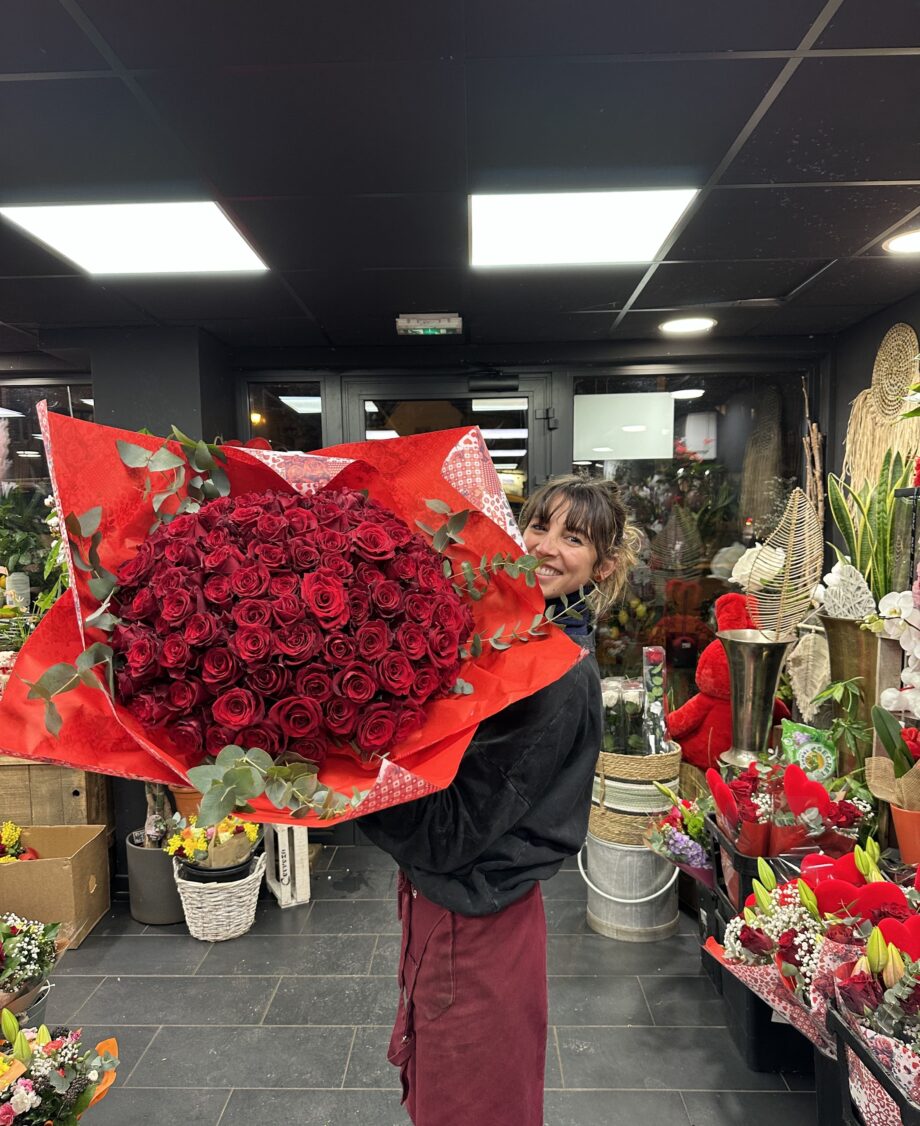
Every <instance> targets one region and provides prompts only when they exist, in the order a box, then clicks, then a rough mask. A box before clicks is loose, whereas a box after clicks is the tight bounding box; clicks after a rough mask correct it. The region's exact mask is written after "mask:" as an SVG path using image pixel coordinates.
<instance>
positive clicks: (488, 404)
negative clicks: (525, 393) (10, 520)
mask: <svg viewBox="0 0 920 1126" xmlns="http://www.w3.org/2000/svg"><path fill="white" fill-rule="evenodd" d="M473 410H474V411H476V412H479V411H483V412H485V411H526V410H527V400H526V399H474V400H473Z"/></svg>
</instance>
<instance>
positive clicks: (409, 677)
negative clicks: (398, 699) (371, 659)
mask: <svg viewBox="0 0 920 1126" xmlns="http://www.w3.org/2000/svg"><path fill="white" fill-rule="evenodd" d="M454 650H455V654H456V646H454ZM377 678H378V680H379V681H380V687H381V688H384V689H386V691H387V692H392V693H393V695H394V696H408V694H409V692H410V691H411V690H412V685H413V684H414V683H415V673H414V672H413V669H412V665H411V664H410V663H409V660H408V658H407V657H405V656H404V655H403V654H402V653H387V654H386V655H385V656H384V657H383V658H382V659H381V661H380V664H379V665H378V666H377Z"/></svg>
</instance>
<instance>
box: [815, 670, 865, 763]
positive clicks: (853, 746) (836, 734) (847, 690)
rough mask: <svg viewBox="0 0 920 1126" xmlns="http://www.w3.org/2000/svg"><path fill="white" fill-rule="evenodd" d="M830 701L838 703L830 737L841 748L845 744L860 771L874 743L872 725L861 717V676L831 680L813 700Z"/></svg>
mask: <svg viewBox="0 0 920 1126" xmlns="http://www.w3.org/2000/svg"><path fill="white" fill-rule="evenodd" d="M829 701H833V702H834V703H836V704H837V709H836V714H835V715H834V718H833V720H832V721H831V726H830V729H829V730H830V736H831V739H832V740H833V741H834V743H835V744H836V745H837V747H838V749H839V747H840V744H841V743H843V745H844V746H845V748H846V749H847V750H848V751H849V752H850V754H851V755H852V756H853V759H854V760H855V762H856V765H857V769H859V770H861V769H862V768H863V767H864V766H865V763H866V755H867V754H868V752H869V749H870V745H871V743H872V728H871V727H870V726H869V725H868V724H867V723H864V722H863V720H862V719H861V718H860V710H861V708H862V702H863V687H862V677H861V676H854V677H852V678H851V679H850V680H832V681H831V683H830V684H829V685H828V686H827V687H826V688H824V689H822V691H820V692H819V693H818V694H817V696H815V697H814V698H813V699H812V703H813V704H825V703H828V702H829Z"/></svg>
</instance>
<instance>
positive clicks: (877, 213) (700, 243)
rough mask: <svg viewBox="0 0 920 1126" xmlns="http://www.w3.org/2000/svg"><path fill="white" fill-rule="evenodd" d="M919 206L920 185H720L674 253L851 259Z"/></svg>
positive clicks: (712, 256)
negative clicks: (772, 186) (819, 186)
mask: <svg viewBox="0 0 920 1126" xmlns="http://www.w3.org/2000/svg"><path fill="white" fill-rule="evenodd" d="M916 207H920V187H894V188H892V187H880V188H844V187H839V188H835V187H827V188H750V189H737V190H732V189H717V190H716V191H714V192H712V193H711V195H710V196H709V198H708V199H706V200H705V201H704V203H703V205H702V206H701V208H700V210H699V212H698V213H697V214H696V215H695V216H694V217H693V218H692V219H691V220H690V222H689V223H688V225H687V229H686V231H685V232H684V233H683V234H682V235H681V237H680V238H679V239H678V240H677V243H676V244H675V246H674V247H673V248H672V250H671V252H670V254H669V255H668V257H669V259H671V260H675V261H676V260H681V259H684V260H686V259H693V260H697V259H723V258H724V259H742V258H805V259H814V258H821V259H828V258H848V257H850V256H852V255H853V254H855V253H856V251H858V250H859V249H860V248H861V247H863V246H865V244H866V243H867V242H869V241H870V240H871V239H873V238H876V237H878V235H880V234H881V233H882V232H883V231H884V230H886V229H887V228H888V227H889V226H891V224H892V223H895V222H897V221H898V219H900V218H903V216H905V215H907V214H908V213H909V212H910V211H912V210H913V209H914V208H916Z"/></svg>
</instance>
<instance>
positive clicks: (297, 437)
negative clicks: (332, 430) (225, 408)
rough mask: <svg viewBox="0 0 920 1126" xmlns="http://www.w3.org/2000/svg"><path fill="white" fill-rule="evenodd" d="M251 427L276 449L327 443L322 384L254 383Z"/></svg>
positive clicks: (316, 446) (251, 386) (314, 447)
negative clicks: (325, 438) (321, 396)
mask: <svg viewBox="0 0 920 1126" xmlns="http://www.w3.org/2000/svg"><path fill="white" fill-rule="evenodd" d="M249 429H250V433H251V434H252V436H253V438H267V439H268V440H269V442H271V444H272V448H273V449H276V450H303V451H304V453H307V452H309V451H310V450H318V449H321V448H322V445H323V416H322V402H321V401H320V385H319V383H318V382H314V383H250V384H249Z"/></svg>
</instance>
